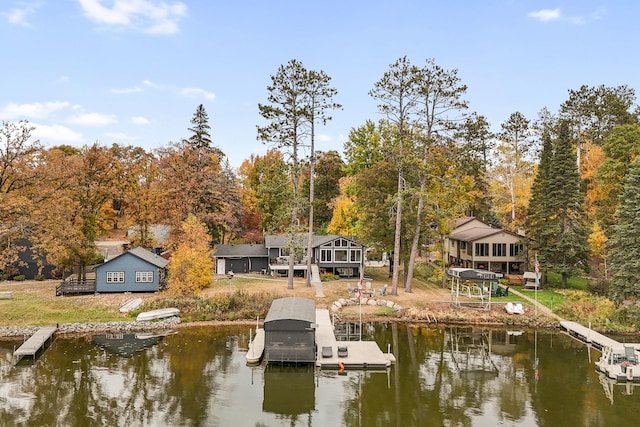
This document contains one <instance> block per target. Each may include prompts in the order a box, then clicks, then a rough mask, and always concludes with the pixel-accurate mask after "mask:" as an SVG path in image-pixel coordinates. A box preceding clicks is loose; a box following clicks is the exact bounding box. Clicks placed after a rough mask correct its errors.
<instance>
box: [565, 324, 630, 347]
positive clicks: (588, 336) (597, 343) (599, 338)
mask: <svg viewBox="0 0 640 427" xmlns="http://www.w3.org/2000/svg"><path fill="white" fill-rule="evenodd" d="M560 326H561V327H562V329H564V330H565V331H566V332H567V333H568V334H569V335H570V336H572V337H573V338H576V339H578V340H580V341H582V342H585V343H587V344H591V345H592V346H594V347H595V348H597V349H598V350H602V349H603V348H605V347H610V348H615V347H620V346H622V345H623V344H622V343H620V342H618V341H616V340H614V339H612V338H609V337H606V336H604V335H602V334H601V333H599V332H596V331H593V330H591V329H589V328H587V327H585V326H582V325H581V324H579V323H577V322H570V321H567V320H563V321H561V322H560ZM624 345H625V346H627V347H634V348H635V349H636V350H640V344H628V343H625V344H624Z"/></svg>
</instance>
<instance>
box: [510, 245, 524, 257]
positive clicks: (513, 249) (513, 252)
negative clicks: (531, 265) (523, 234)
mask: <svg viewBox="0 0 640 427" xmlns="http://www.w3.org/2000/svg"><path fill="white" fill-rule="evenodd" d="M523 250H524V248H523V246H522V243H511V244H509V256H513V257H517V256H520V255H522V251H523Z"/></svg>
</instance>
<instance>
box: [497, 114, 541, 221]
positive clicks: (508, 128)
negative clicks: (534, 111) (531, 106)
mask: <svg viewBox="0 0 640 427" xmlns="http://www.w3.org/2000/svg"><path fill="white" fill-rule="evenodd" d="M501 128H502V130H501V132H500V133H499V135H498V143H497V146H496V149H495V150H496V161H495V166H494V168H493V171H492V178H493V183H494V190H493V193H494V195H495V198H494V201H495V204H496V206H497V208H498V209H499V212H500V213H502V214H503V215H504V216H503V218H504V220H505V222H506V225H505V226H506V228H508V229H510V230H513V231H516V230H517V229H518V227H520V226H521V225H522V224H523V223H524V211H525V208H526V206H527V200H528V198H529V188H530V185H531V180H532V179H533V173H534V167H533V162H532V161H531V160H532V155H533V151H532V150H533V148H534V145H533V144H534V141H533V140H532V138H531V129H530V122H529V120H528V119H527V118H526V117H525V116H524V115H523V114H522V113H520V112H515V113H513V114H511V116H509V119H508V120H507V121H506V122H504V123H503V124H502V125H501Z"/></svg>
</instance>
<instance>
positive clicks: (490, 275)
mask: <svg viewBox="0 0 640 427" xmlns="http://www.w3.org/2000/svg"><path fill="white" fill-rule="evenodd" d="M447 275H448V276H449V277H450V281H451V303H452V304H453V305H455V306H458V307H460V306H461V305H462V303H463V302H461V301H460V296H464V297H467V298H469V301H465V302H464V303H466V304H472V305H476V306H479V308H482V309H484V310H489V309H490V308H491V294H492V293H493V292H495V290H496V288H497V286H498V275H497V274H496V273H494V272H492V271H487V270H476V269H473V268H461V267H452V268H450V269H449V271H448V272H447Z"/></svg>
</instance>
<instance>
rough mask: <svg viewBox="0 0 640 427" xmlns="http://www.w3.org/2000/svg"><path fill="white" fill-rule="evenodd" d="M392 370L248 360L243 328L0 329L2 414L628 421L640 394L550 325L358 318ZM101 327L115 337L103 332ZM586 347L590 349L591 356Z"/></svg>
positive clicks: (24, 419) (132, 421)
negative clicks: (25, 348)
mask: <svg viewBox="0 0 640 427" xmlns="http://www.w3.org/2000/svg"><path fill="white" fill-rule="evenodd" d="M365 331H366V333H365V335H367V339H375V340H376V341H377V343H378V345H379V346H380V347H381V348H382V349H384V350H385V351H386V349H387V347H388V346H390V348H391V351H392V352H393V353H394V355H395V356H396V358H397V360H398V363H397V365H394V366H393V367H392V368H391V369H390V370H388V371H381V372H374V371H347V372H345V373H342V374H340V373H338V372H337V371H317V370H316V369H315V368H313V367H309V366H306V367H284V368H283V367H277V366H264V365H261V366H258V367H255V368H250V367H247V366H246V365H245V358H244V356H245V352H246V348H247V342H248V339H249V330H248V328H245V327H190V328H182V329H180V330H179V332H178V333H175V334H171V335H167V336H161V337H148V336H147V337H138V338H136V337H135V336H133V337H130V336H124V334H123V335H122V337H121V338H122V341H121V342H120V343H119V344H118V343H117V339H113V338H119V337H117V336H112V337H107V336H105V335H103V336H102V337H100V336H94V337H91V336H81V337H73V338H65V337H58V338H56V339H55V340H54V341H53V343H52V345H51V347H50V348H49V349H48V350H46V351H45V352H44V354H42V355H41V356H39V357H38V358H37V359H36V360H35V361H30V360H25V361H23V362H21V363H19V364H18V365H17V366H14V365H13V360H12V358H11V354H12V351H13V346H14V345H15V344H16V343H15V342H11V341H0V356H1V357H0V425H2V426H5V425H7V426H13V425H25V426H45V425H58V426H95V425H113V426H117V425H120V426H164V425H193V426H196V425H200V426H224V425H251V426H253V425H265V426H266V425H269V426H280V425H282V426H285V425H287V426H290V425H300V426H302V425H304V426H308V425H318V426H326V425H336V426H339V425H342V426H385V427H388V426H403V427H404V426H423V425H454V426H460V425H464V426H470V425H474V426H475V425H497V424H502V425H544V426H556V425H557V426H565V425H578V426H579V425H583V426H586V425H590V426H591V425H607V426H617V425H621V426H625V427H626V426H627V425H628V424H629V420H633V419H635V417H636V416H637V415H636V414H637V413H638V411H639V410H640V398H639V397H638V396H640V393H633V390H634V388H633V387H626V388H625V387H624V386H618V385H615V384H612V383H611V382H609V381H606V379H605V380H603V379H602V378H600V377H599V376H598V374H597V373H596V372H595V368H594V366H593V363H592V361H591V360H596V359H597V357H599V352H597V351H595V350H593V349H588V348H587V347H586V346H585V345H584V344H581V343H578V342H577V341H574V340H573V339H571V338H569V337H567V336H565V335H562V334H557V333H555V332H538V333H536V332H535V331H508V330H506V329H489V328H480V327H447V326H437V327H435V326H432V325H425V324H413V325H404V324H397V323H388V324H366V325H365V328H363V332H365ZM108 338H111V339H108ZM590 359H591V360H590Z"/></svg>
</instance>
